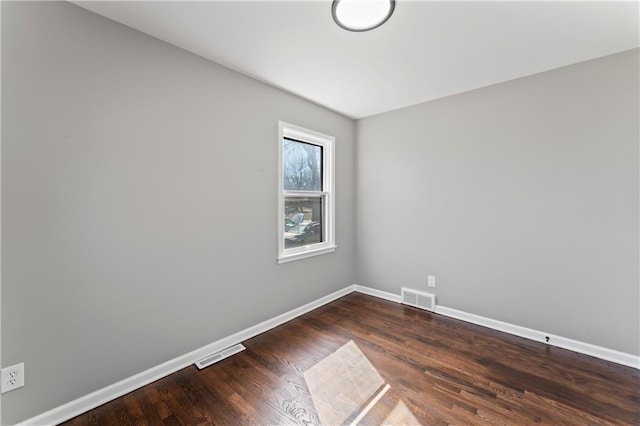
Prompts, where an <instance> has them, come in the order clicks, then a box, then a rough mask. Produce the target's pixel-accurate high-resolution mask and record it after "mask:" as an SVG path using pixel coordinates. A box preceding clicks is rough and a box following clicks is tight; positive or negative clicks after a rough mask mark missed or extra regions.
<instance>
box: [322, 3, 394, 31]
mask: <svg viewBox="0 0 640 426" xmlns="http://www.w3.org/2000/svg"><path fill="white" fill-rule="evenodd" d="M395 7H396V2H395V0H333V3H332V4H331V15H332V16H333V20H334V21H336V24H338V26H340V27H341V28H344V29H345V30H348V31H356V32H362V31H369V30H372V29H374V28H378V27H379V26H380V25H382V24H384V23H385V22H387V20H388V19H389V18H390V17H391V14H392V13H393V9H395Z"/></svg>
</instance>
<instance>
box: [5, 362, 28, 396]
mask: <svg viewBox="0 0 640 426" xmlns="http://www.w3.org/2000/svg"><path fill="white" fill-rule="evenodd" d="M0 380H2V383H1V385H2V393H5V392H9V391H12V390H14V389H18V388H21V387H23V386H24V362H21V363H20V364H16V365H12V366H11V367H6V368H3V369H2V374H0Z"/></svg>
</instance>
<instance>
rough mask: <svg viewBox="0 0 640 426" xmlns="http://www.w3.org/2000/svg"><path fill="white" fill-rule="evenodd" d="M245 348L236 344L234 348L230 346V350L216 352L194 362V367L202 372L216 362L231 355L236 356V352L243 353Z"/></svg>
mask: <svg viewBox="0 0 640 426" xmlns="http://www.w3.org/2000/svg"><path fill="white" fill-rule="evenodd" d="M245 349H246V348H245V347H244V346H243V345H242V344H240V343H238V344H237V345H235V346H231V347H230V348H227V349H223V350H221V351H220V352H216V353H215V354H212V355H208V356H206V357H204V358H202V359H201V360H198V361H196V367H198V369H200V370H202V369H203V368H205V367H208V366H210V365H212V364H215V363H216V362H218V361H222V360H223V359H225V358H229V357H230V356H231V355H234V354H237V353H238V352H242V351H244V350H245Z"/></svg>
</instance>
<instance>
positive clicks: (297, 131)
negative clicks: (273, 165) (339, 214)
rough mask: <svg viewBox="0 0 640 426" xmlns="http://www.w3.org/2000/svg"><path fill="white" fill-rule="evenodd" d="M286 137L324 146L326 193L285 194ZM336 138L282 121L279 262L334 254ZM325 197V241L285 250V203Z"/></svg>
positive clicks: (279, 126)
mask: <svg viewBox="0 0 640 426" xmlns="http://www.w3.org/2000/svg"><path fill="white" fill-rule="evenodd" d="M284 138H289V139H295V140H297V141H300V142H306V143H310V144H313V145H318V146H321V147H322V167H323V170H322V191H321V192H320V191H309V192H305V191H285V190H284V172H283V158H282V154H283V152H282V145H283V141H284ZM334 145H335V138H334V137H333V136H329V135H325V134H323V133H319V132H316V131H313V130H309V129H305V128H304V127H300V126H296V125H294V124H289V123H285V122H283V121H279V122H278V226H277V229H278V258H277V259H278V263H286V262H291V261H294V260H300V259H306V258H308V257H312V256H318V255H321V254H326V253H331V252H333V251H335V250H336V244H335V215H336V209H335V154H334ZM318 194H322V196H323V203H322V206H323V207H322V208H323V212H322V217H323V221H324V223H323V224H322V232H323V238H322V239H323V241H322V242H320V243H316V244H309V245H306V246H301V247H294V248H285V246H284V231H285V229H284V221H285V209H284V202H285V197H287V196H299V197H302V196H305V195H306V196H318Z"/></svg>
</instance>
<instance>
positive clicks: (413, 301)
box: [402, 287, 436, 312]
mask: <svg viewBox="0 0 640 426" xmlns="http://www.w3.org/2000/svg"><path fill="white" fill-rule="evenodd" d="M402 303H403V304H405V305H409V306H414V307H416V308H420V309H425V310H427V311H431V312H435V310H436V295H435V294H431V293H423V292H421V291H418V290H413V289H410V288H406V287H402Z"/></svg>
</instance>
